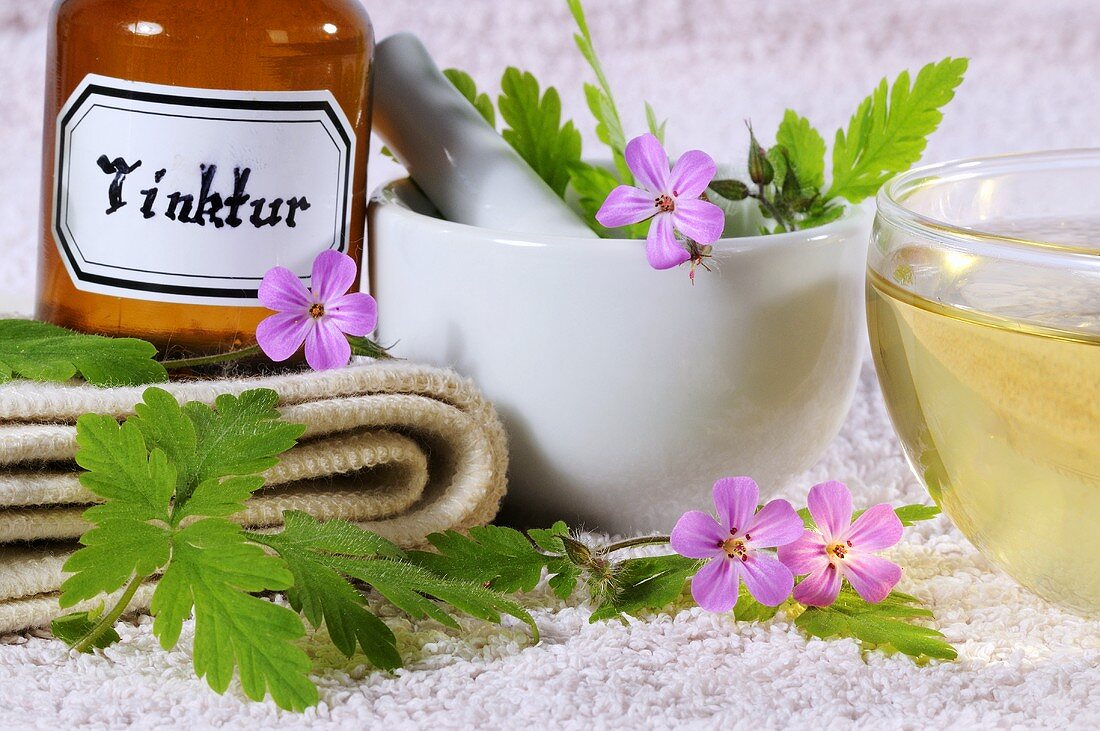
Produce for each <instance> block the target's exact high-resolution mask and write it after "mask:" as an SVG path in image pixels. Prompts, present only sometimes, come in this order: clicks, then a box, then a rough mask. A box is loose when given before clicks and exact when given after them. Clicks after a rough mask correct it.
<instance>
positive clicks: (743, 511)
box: [711, 477, 760, 536]
mask: <svg viewBox="0 0 1100 731" xmlns="http://www.w3.org/2000/svg"><path fill="white" fill-rule="evenodd" d="M711 494H712V495H713V497H714V508H715V510H717V512H718V520H719V522H721V523H722V525H723V526H725V527H726V528H728V529H729V531H730V532H731V533H734V534H736V535H738V536H743V535H745V529H746V528H748V527H749V524H750V523H751V522H752V514H753V513H755V512H756V504H757V501H758V500H759V499H760V488H759V487H757V485H756V481H755V480H753V479H752V478H751V477H724V478H722V479H721V480H719V481H718V482H716V483H714V489H713V490H712V492H711Z"/></svg>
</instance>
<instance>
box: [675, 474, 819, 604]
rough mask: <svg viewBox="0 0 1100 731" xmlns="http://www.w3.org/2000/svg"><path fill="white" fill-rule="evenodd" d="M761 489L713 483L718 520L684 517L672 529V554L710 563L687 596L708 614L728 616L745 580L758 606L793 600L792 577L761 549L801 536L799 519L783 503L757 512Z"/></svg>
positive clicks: (734, 481)
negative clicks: (740, 584)
mask: <svg viewBox="0 0 1100 731" xmlns="http://www.w3.org/2000/svg"><path fill="white" fill-rule="evenodd" d="M759 498H760V488H758V487H757V486H756V483H755V482H754V481H753V480H752V479H751V478H749V477H727V478H725V479H722V480H719V481H718V482H716V483H714V507H715V508H716V509H717V512H718V519H717V520H715V519H714V518H713V517H711V516H710V515H707V514H706V513H704V512H701V511H698V510H692V511H690V512H687V513H684V514H683V516H681V518H680V520H678V521H677V522H676V527H675V528H673V529H672V540H671V543H672V548H673V550H675V551H676V553H678V554H680V555H681V556H687V557H688V558H709V559H710V561H708V562H707V563H706V565H704V566H703V567H702V568H701V569H699V571H698V572H697V573H696V574H695V576H694V578H692V580H691V596H692V597H694V598H695V602H696V603H697V604H698V605H699V606H701V607H702V608H703V609H706V610H708V611H711V612H728V611H729V610H731V609H733V605H734V604H736V603H737V592H738V586H739V582H740V581H741V580H744V582H745V586H746V588H748V590H749V593H750V594H752V595H753V597H754V598H755V599H756V601H758V602H760V603H761V604H766V605H768V606H769V607H775V606H779V605H780V604H782V603H783V602H784V601H785V600H786V599H787V597H789V596H790V595H791V588H792V587H793V586H794V576H793V575H792V574H791V572H790V570H789V569H788V568H787V567H786V566H784V565H783V564H782V563H780V562H779V561H778V560H777V559H775V558H773V557H772V556H770V555H768V554H766V553H762V552H761V551H760V549H761V548H772V547H775V546H782V545H784V544H786V543H790V542H791V541H793V540H796V539H797V538H798V536H799V535H800V534H801V533H802V519H801V518H799V517H798V513H796V512H795V511H794V508H792V507H791V504H790V503H789V502H787V501H786V500H772V501H771V502H770V503H768V504H767V505H765V506H764V507H762V508H760V512H756V505H757V500H758V499H759Z"/></svg>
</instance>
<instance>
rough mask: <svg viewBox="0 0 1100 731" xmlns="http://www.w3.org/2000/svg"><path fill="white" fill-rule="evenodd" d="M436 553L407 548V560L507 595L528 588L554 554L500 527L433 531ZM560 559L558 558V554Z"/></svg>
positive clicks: (520, 534) (538, 578)
mask: <svg viewBox="0 0 1100 731" xmlns="http://www.w3.org/2000/svg"><path fill="white" fill-rule="evenodd" d="M428 542H429V543H431V544H432V546H433V547H434V548H435V549H436V551H437V553H432V552H428V551H409V553H408V556H409V560H410V561H412V562H413V563H415V564H417V565H418V566H423V567H424V568H426V569H428V570H429V571H431V572H433V573H435V574H438V575H440V576H446V577H449V578H452V579H459V580H462V581H468V582H471V583H475V584H482V585H485V586H490V587H492V588H493V589H496V590H497V591H501V592H505V593H508V594H511V593H514V592H517V591H531V590H532V589H534V588H535V586H536V585H537V584H538V583H539V581H540V580H541V579H542V572H543V569H546V568H547V567H548V566H549V564H550V563H551V562H552V561H553V558H554V557H551V556H547V555H545V554H543V553H540V552H539V551H538V550H537V549H536V548H535V546H534V545H532V543H531V542H530V541H529V540H527V538H525V537H524V535H523V534H522V533H520V532H519V531H517V530H515V529H513V528H506V527H503V526H492V525H491V526H484V527H481V528H471V529H470V534H469V535H468V536H467V535H463V534H462V533H459V532H458V531H446V532H445V533H433V534H431V535H430V536H428ZM558 559H559V560H560V559H561V557H558Z"/></svg>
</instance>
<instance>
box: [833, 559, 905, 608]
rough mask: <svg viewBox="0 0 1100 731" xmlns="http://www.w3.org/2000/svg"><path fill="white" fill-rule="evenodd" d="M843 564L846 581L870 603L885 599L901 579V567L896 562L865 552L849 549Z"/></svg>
mask: <svg viewBox="0 0 1100 731" xmlns="http://www.w3.org/2000/svg"><path fill="white" fill-rule="evenodd" d="M843 566H844V576H845V577H846V578H847V579H848V583H849V584H851V585H852V588H853V589H855V590H856V593H857V594H859V595H860V596H861V597H863V600H864V601H866V602H870V603H872V604H875V603H877V602H881V601H882V600H883V599H885V598H886V596H887V595H888V594H889V593H890V591H891V590H892V589H893V588H894V586H896V585H897V583H898V580H899V579H901V567H900V566H898V565H897V564H896V563H894V562H893V561H887V560H886V559H884V558H881V557H879V556H872V555H870V554H866V553H859V552H856V551H849V552H848V556H847V558H845V559H844V564H843Z"/></svg>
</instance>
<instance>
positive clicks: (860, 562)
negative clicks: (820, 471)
mask: <svg viewBox="0 0 1100 731" xmlns="http://www.w3.org/2000/svg"><path fill="white" fill-rule="evenodd" d="M806 503H807V505H808V507H809V509H810V515H812V516H813V518H814V522H815V523H817V526H818V528H819V531H811V530H808V531H806V532H804V533H803V534H802V537H801V538H799V539H798V540H796V541H794V542H793V543H791V544H789V545H786V546H781V547H780V548H779V560H780V561H782V562H783V563H784V564H786V565H787V567H788V568H789V569H790V570H791V571H792V572H793V573H794V574H796V575H802V574H809V576H807V577H806V578H805V579H803V580H802V581H801V582H799V584H798V586H796V587H795V589H794V598H795V601H798V602H800V603H802V604H807V605H811V606H817V607H827V606H829V605H830V604H832V603H833V602H834V601H836V598H837V596H838V595H839V594H840V585H841V583H842V581H843V580H844V579H848V583H849V584H851V585H852V588H853V589H855V590H856V593H857V594H859V595H860V596H861V597H862V598H863V599H864V601H867V602H871V603H872V604H873V603H875V602H881V601H882V600H883V599H885V598H886V597H887V595H888V594H889V593H890V592H891V591H892V590H893V588H894V586H895V585H896V584H897V583H898V580H899V579H900V578H901V567H899V566H898V565H897V564H895V563H893V562H892V561H887V560H886V559H884V558H881V557H879V556H875V555H873V552H875V551H881V550H882V549H884V548H889V547H890V546H893V545H895V544H896V543H897V542H898V541H900V540H901V534H902V524H901V520H900V519H899V518H898V516H897V513H895V512H894V509H893V508H892V507H890V506H889V505H887V504H886V503H881V504H879V505H875V506H874V507H872V508H869V509H868V510H867V511H866V512H864V513H863V514H862V515H860V516H859V517H858V518H857V519H856V520H855V522H852V493H851V491H850V490H849V489H848V488H847V487H846V486H845V485H844V484H843V483H840V482H836V481H830V482H823V483H821V484H820V485H814V486H813V487H812V488H810V494H809V495H808V496H807V498H806Z"/></svg>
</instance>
